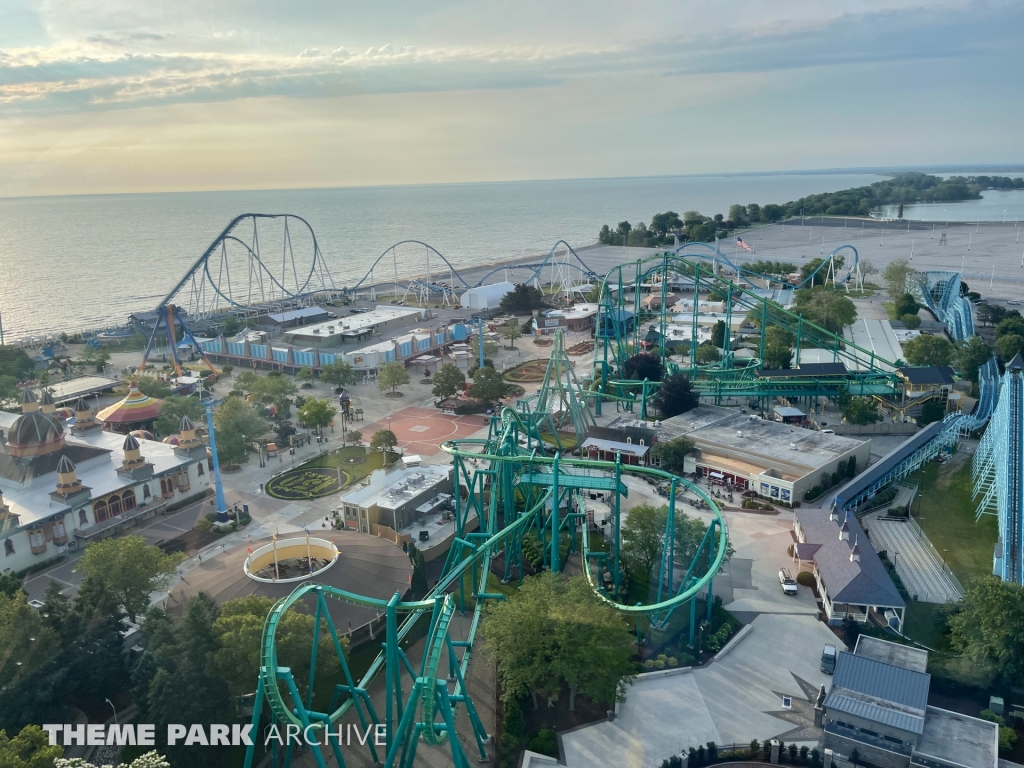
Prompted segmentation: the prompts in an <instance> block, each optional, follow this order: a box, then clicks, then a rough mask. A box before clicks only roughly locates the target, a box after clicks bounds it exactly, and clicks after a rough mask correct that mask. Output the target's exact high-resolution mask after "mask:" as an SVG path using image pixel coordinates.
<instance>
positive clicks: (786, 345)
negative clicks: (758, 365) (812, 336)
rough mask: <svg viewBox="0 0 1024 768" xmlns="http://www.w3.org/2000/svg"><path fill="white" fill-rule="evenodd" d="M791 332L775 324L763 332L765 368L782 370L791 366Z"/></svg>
mask: <svg viewBox="0 0 1024 768" xmlns="http://www.w3.org/2000/svg"><path fill="white" fill-rule="evenodd" d="M795 340H796V339H795V338H794V336H793V334H792V333H790V332H789V331H787V330H786V329H784V328H781V327H779V326H777V325H772V326H769V327H768V329H767V330H766V331H765V332H764V360H763V361H762V362H763V364H764V367H765V368H768V369H769V370H783V369H787V368H789V367H790V366H791V364H792V360H793V343H794V341H795Z"/></svg>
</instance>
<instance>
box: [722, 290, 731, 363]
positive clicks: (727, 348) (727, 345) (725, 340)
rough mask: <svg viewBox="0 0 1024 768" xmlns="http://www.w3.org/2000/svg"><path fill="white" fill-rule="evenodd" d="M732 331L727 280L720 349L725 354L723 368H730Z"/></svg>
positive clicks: (729, 293)
mask: <svg viewBox="0 0 1024 768" xmlns="http://www.w3.org/2000/svg"><path fill="white" fill-rule="evenodd" d="M731 331H732V280H730V281H729V290H728V292H727V293H726V296H725V335H724V336H723V337H722V346H723V347H724V349H723V350H722V352H723V354H724V355H725V358H724V361H723V365H722V367H723V368H725V370H729V369H730V368H732V341H731V336H730V332H731Z"/></svg>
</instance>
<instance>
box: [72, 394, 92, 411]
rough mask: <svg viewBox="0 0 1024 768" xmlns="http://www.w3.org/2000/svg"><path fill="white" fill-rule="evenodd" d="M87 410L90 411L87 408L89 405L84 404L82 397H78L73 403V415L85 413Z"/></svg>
mask: <svg viewBox="0 0 1024 768" xmlns="http://www.w3.org/2000/svg"><path fill="white" fill-rule="evenodd" d="M89 410H91V409H90V408H89V404H88V403H86V402H85V398H84V397H80V398H78V400H76V401H75V413H85V412H86V411H89Z"/></svg>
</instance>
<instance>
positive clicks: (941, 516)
mask: <svg viewBox="0 0 1024 768" xmlns="http://www.w3.org/2000/svg"><path fill="white" fill-rule="evenodd" d="M909 480H910V481H912V482H919V483H920V484H921V486H920V487H921V492H922V493H923V494H924V495H923V496H922V497H920V498H919V499H918V500H916V501H915V502H914V508H915V510H916V509H917V508H918V503H920V520H919V522H920V523H921V528H922V529H923V530H924V532H925V534H926V535H927V536H928V538H929V539H930V540H931V542H932V544H933V545H934V546H935V549H936V550H938V552H939V554H940V555H941V554H942V552H943V550H948V552H946V564H947V565H949V567H950V568H952V570H953V573H955V574H956V577H957V578H958V579H959V580H960V582H961V583H962V584H965V585H966V582H967V581H968V580H970V579H972V578H975V577H977V576H987V575H989V574H991V573H992V551H993V548H994V547H995V543H996V539H997V538H998V536H999V523H998V521H997V520H996V517H995V516H994V515H983V516H982V518H981V520H979V521H978V522H974V515H975V510H976V508H977V503H976V502H975V500H974V499H973V498H972V494H973V491H974V484H973V483H972V482H971V462H970V459H969V458H968V459H967V460H965V461H963V462H957V463H956V464H954V463H952V462H950V463H947V464H936V463H934V462H933V463H930V464H928V465H927V466H926V467H924V468H923V469H921V470H920V471H918V472H916V473H915V474H914V475H911V477H910V478H909Z"/></svg>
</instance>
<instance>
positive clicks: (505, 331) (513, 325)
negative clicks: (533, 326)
mask: <svg viewBox="0 0 1024 768" xmlns="http://www.w3.org/2000/svg"><path fill="white" fill-rule="evenodd" d="M498 333H500V334H501V336H502V338H505V339H508V341H509V344H510V345H511V348H512V349H515V348H516V339H518V338H520V337H521V336H522V335H523V329H522V326H520V325H519V321H518V320H516V319H515V318H514V317H513V318H512V319H511V320H510V321H509V322H507V323H505V324H504V325H502V326H501V327H499V328H498Z"/></svg>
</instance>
